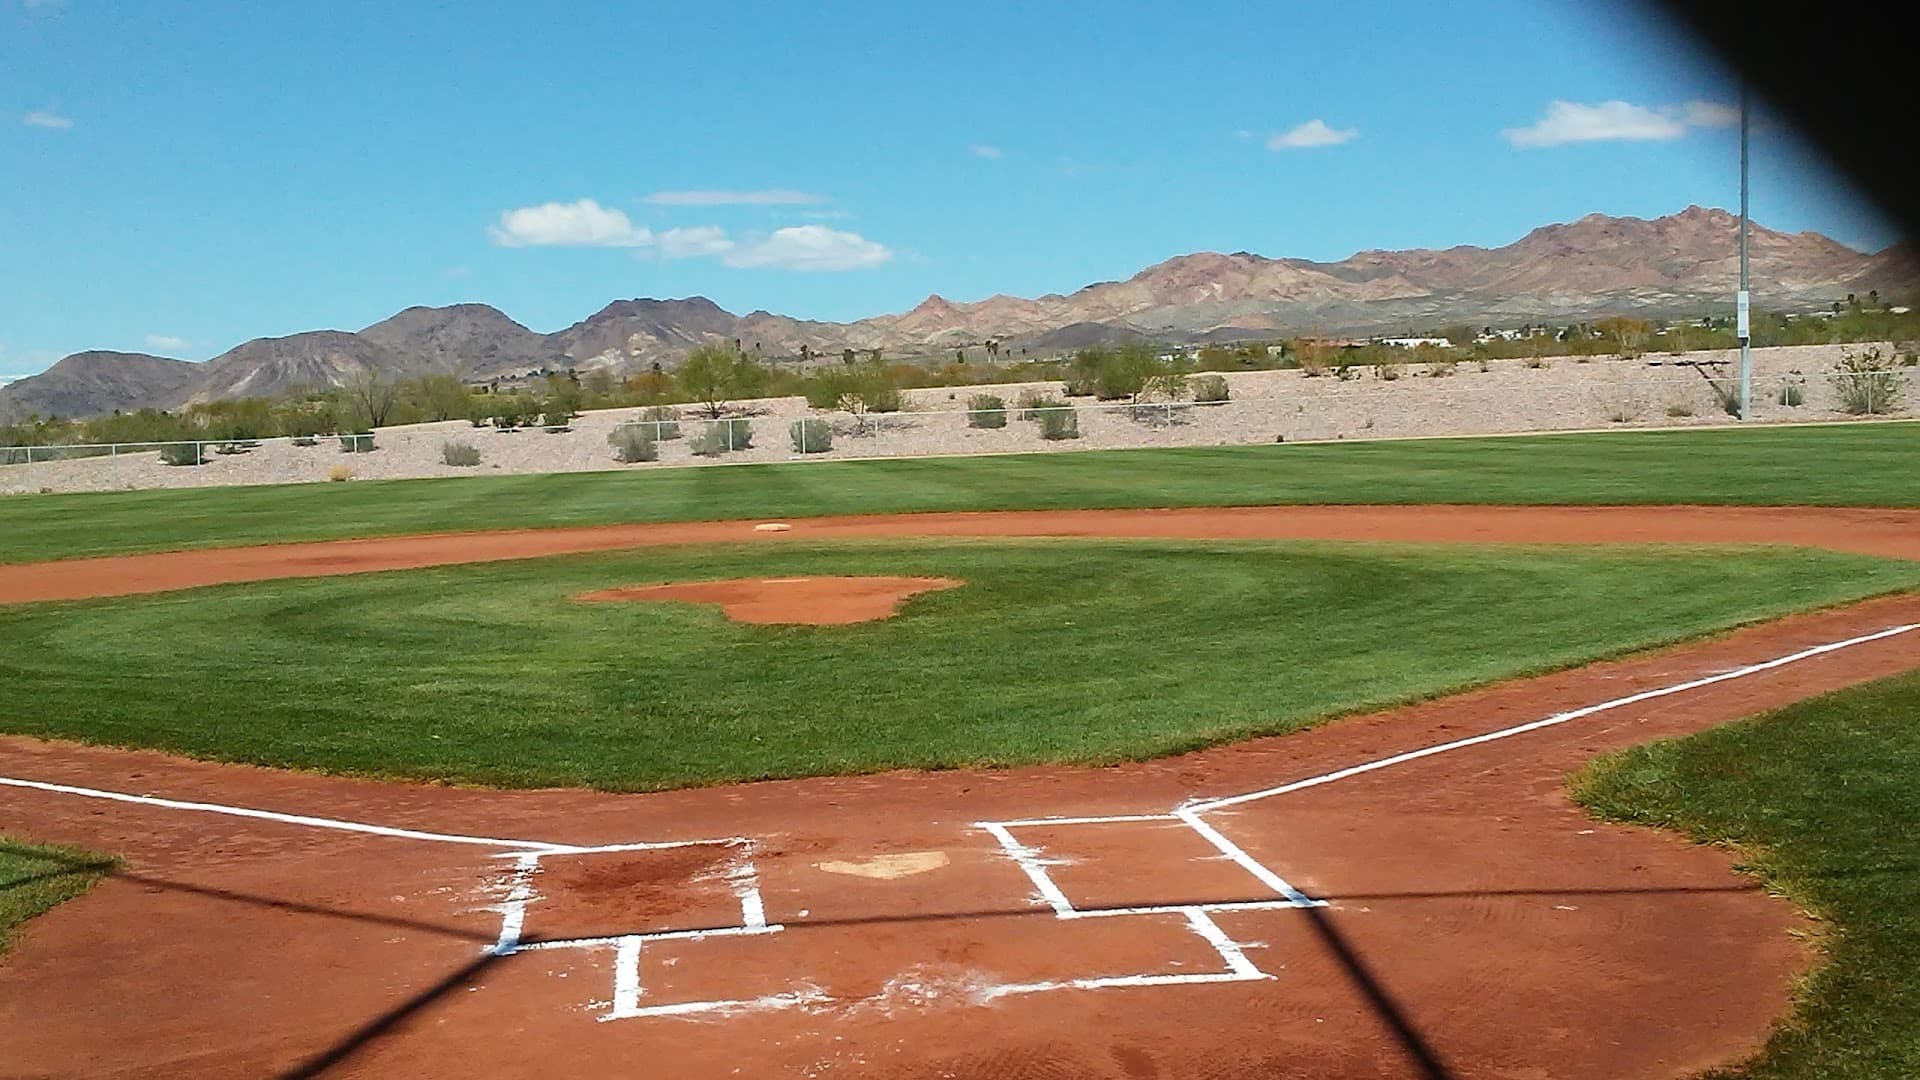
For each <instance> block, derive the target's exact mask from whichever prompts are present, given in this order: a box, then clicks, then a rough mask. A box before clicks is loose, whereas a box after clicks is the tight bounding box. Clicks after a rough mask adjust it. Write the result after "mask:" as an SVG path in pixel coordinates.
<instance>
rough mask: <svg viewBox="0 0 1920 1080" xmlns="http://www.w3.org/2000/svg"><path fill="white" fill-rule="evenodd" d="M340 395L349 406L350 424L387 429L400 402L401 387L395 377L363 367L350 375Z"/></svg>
mask: <svg viewBox="0 0 1920 1080" xmlns="http://www.w3.org/2000/svg"><path fill="white" fill-rule="evenodd" d="M340 393H341V397H342V399H343V400H344V401H345V403H346V415H347V417H348V419H349V423H351V424H352V425H353V426H355V427H358V428H363V429H366V430H369V431H370V430H372V429H373V428H377V427H385V426H386V423H387V420H388V418H389V417H391V416H392V415H393V407H394V404H395V403H396V402H397V401H398V400H399V388H398V386H397V384H395V382H394V380H393V377H392V376H390V375H387V374H386V373H384V372H381V371H377V370H375V369H373V368H361V369H360V370H358V371H356V372H354V373H353V374H351V375H349V376H347V381H346V384H345V385H344V386H342V387H341V388H340Z"/></svg>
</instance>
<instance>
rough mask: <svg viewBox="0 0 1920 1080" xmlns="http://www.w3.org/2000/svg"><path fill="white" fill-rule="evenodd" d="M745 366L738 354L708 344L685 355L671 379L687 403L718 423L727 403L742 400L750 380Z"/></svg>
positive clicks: (716, 344) (804, 348) (721, 345)
mask: <svg viewBox="0 0 1920 1080" xmlns="http://www.w3.org/2000/svg"><path fill="white" fill-rule="evenodd" d="M801 350H802V352H803V354H804V353H805V352H806V351H807V350H806V346H804V345H803V346H801ZM746 366H748V365H747V364H746V362H745V361H743V360H742V359H741V357H740V354H739V353H736V352H734V351H733V350H732V349H729V348H727V347H726V346H725V345H723V344H720V343H717V342H708V343H707V344H705V345H699V346H696V347H695V348H694V350H693V351H692V352H690V353H688V354H687V359H686V361H685V362H684V363H682V364H681V365H680V370H679V371H678V372H677V373H676V374H675V376H674V377H675V381H677V382H678V383H679V384H680V392H681V393H682V394H685V395H686V396H687V399H688V400H690V401H696V402H699V403H700V406H701V407H702V408H704V409H705V410H706V411H707V415H708V416H710V417H713V418H714V419H719V418H720V416H721V414H722V413H724V412H726V408H727V402H728V401H729V400H731V399H733V398H735V397H740V396H743V394H742V391H743V389H745V384H746V383H747V382H749V381H750V376H749V375H747V374H746V373H745V372H743V371H742V368H743V367H746ZM752 366H755V367H757V366H758V365H752Z"/></svg>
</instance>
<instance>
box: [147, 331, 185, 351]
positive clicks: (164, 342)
mask: <svg viewBox="0 0 1920 1080" xmlns="http://www.w3.org/2000/svg"><path fill="white" fill-rule="evenodd" d="M186 347H187V339H186V338H181V337H174V336H173V335H172V334H148V335H147V348H149V349H165V350H167V351H168V352H180V351H181V350H183V349H185V348H186Z"/></svg>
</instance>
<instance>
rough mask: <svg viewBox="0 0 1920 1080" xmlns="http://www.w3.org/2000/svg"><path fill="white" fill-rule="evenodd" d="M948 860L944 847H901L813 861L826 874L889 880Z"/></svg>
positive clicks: (915, 872) (938, 866) (942, 863)
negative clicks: (888, 851) (858, 856)
mask: <svg viewBox="0 0 1920 1080" xmlns="http://www.w3.org/2000/svg"><path fill="white" fill-rule="evenodd" d="M949 861H951V860H949V859H948V858H947V853H946V852H944V851H902V852H898V853H895V854H891V855H875V856H874V857H873V858H871V859H860V860H856V861H845V862H823V863H815V864H814V866H815V869H818V870H821V871H824V872H826V873H829V874H845V875H847V876H849V877H863V878H875V879H878V880H880V881H892V880H894V879H896V878H903V877H912V876H913V875H915V874H924V873H927V872H928V871H931V870H938V869H940V868H941V867H943V866H945V865H947V863H948V862H949Z"/></svg>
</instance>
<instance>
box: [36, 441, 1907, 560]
mask: <svg viewBox="0 0 1920 1080" xmlns="http://www.w3.org/2000/svg"><path fill="white" fill-rule="evenodd" d="M1411 503H1462V504H1469V503H1471V504H1500V505H1633V504H1649V505H1652V504H1677V503H1692V504H1703V505H1706V504H1711V505H1749V506H1763V505H1764V506H1792V505H1820V506H1920V424H1913V423H1892V422H1885V421H1881V422H1877V423H1870V424H1853V425H1836V426H1821V427H1768V428H1754V429H1748V430H1714V431H1638V432H1618V433H1606V434H1587V435H1534V436H1523V437H1514V438H1484V439H1429V440H1420V441H1404V442H1375V443H1303V444H1295V445H1288V446H1233V447H1209V448H1195V449H1168V450H1109V451H1076V452H1070V453H1053V454H1022V455H1008V456H1002V457H970V458H918V459H915V458H906V459H894V460H882V461H838V462H798V463H793V464H766V465H740V466H727V467H723V468H714V467H703V468H648V467H638V468H635V469H631V470H628V471H621V472H593V473H558V474H553V475H544V476H476V477H462V478H456V479H436V480H387V481H354V482H352V483H347V484H296V485H287V486H278V487H245V488H239V487H234V488H197V489H188V490H173V491H139V492H113V493H104V494H92V495H29V496H15V497H9V498H4V499H0V561H4V562H33V561H38V560H41V559H56V558H67V557H71V556H80V555H106V554H119V553H127V552H136V551H168V550H174V549H177V548H188V547H208V546H216V545H233V544H253V543H275V542H283V541H290V540H324V539H332V538H337V537H348V536H389V535H397V534H403V533H419V532H454V531H467V530H477V529H504V528H523V527H534V526H548V525H594V524H612V523H627V522H649V521H711V520H720V519H729V518H768V517H812V516H819V515H827V514H878V513H906V512H915V511H934V510H1066V509H1086V508H1096V507H1110V508H1132V507H1158V506H1262V505H1280V504H1411Z"/></svg>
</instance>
